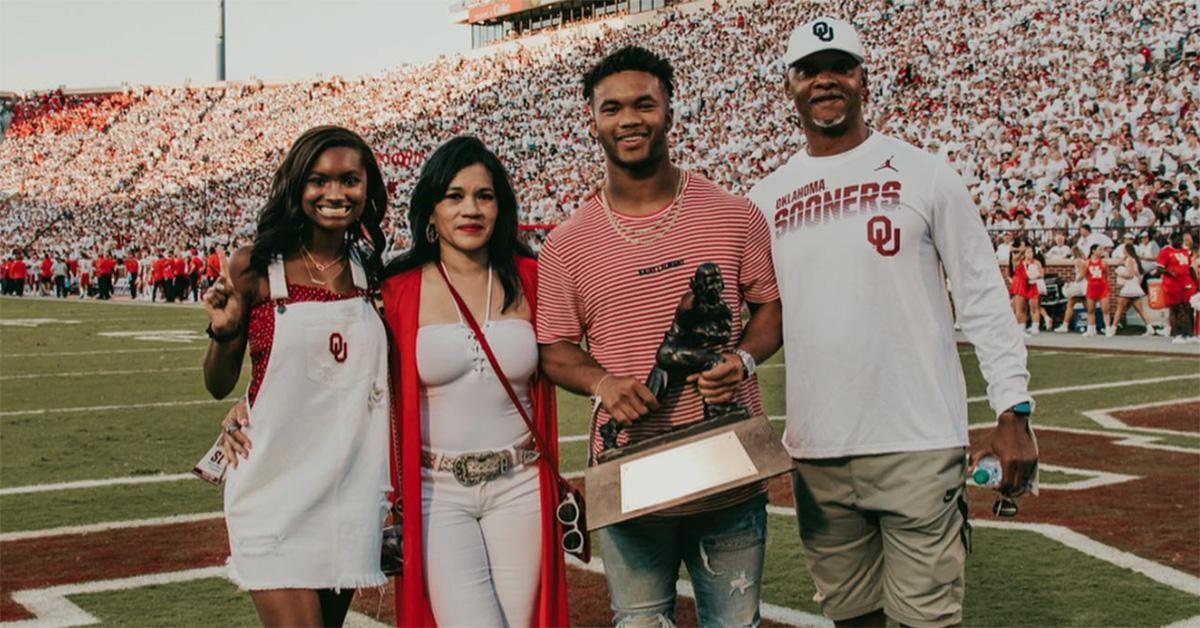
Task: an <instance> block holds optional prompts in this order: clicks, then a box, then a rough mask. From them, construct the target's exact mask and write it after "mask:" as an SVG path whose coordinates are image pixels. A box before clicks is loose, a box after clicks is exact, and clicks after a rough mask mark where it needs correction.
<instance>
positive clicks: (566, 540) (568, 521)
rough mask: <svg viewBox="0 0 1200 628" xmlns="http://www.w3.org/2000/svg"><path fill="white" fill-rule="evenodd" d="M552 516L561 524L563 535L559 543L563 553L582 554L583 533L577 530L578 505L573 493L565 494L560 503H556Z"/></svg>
mask: <svg viewBox="0 0 1200 628" xmlns="http://www.w3.org/2000/svg"><path fill="white" fill-rule="evenodd" d="M554 516H555V517H556V518H557V519H558V522H559V523H561V524H563V533H562V539H561V540H560V543H561V545H562V548H563V551H564V552H566V553H568V554H573V555H575V556H581V555H582V554H583V531H581V530H580V529H579V503H578V502H576V501H575V494H574V493H567V494H566V495H564V496H563V499H562V501H560V502H559V503H558V508H556V509H555V510H554Z"/></svg>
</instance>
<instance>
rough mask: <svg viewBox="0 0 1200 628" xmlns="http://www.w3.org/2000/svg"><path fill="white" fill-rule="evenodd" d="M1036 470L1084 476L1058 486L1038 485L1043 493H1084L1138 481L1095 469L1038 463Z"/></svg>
mask: <svg viewBox="0 0 1200 628" xmlns="http://www.w3.org/2000/svg"><path fill="white" fill-rule="evenodd" d="M1038 468H1039V469H1040V470H1041V471H1059V472H1061V473H1070V474H1071V475H1082V476H1085V478H1084V479H1082V480H1071V481H1070V482H1063V483H1059V484H1050V483H1047V482H1041V483H1039V484H1040V486H1039V488H1041V489H1042V490H1044V491H1049V490H1054V491H1086V490H1088V489H1091V488H1097V487H1100V486H1108V485H1110V484H1120V483H1121V482H1128V481H1130V480H1140V479H1142V478H1141V476H1138V475H1125V474H1124V473H1111V472H1109V471H1097V470H1095V469H1077V468H1075V467H1064V466H1062V465H1056V464H1045V463H1038Z"/></svg>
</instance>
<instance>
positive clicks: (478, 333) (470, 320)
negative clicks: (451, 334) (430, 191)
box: [437, 264, 550, 455]
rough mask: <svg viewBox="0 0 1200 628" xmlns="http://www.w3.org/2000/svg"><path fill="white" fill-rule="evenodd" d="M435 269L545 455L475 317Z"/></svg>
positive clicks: (539, 438)
mask: <svg viewBox="0 0 1200 628" xmlns="http://www.w3.org/2000/svg"><path fill="white" fill-rule="evenodd" d="M437 269H438V274H440V275H441V276H442V279H443V280H445V282H446V287H447V288H449V289H450V296H451V297H454V303H455V304H457V305H458V310H459V311H460V312H462V317H463V320H465V321H466V322H467V325H469V326H470V327H471V331H472V332H474V333H475V340H476V341H477V342H479V346H480V347H481V348H482V349H483V353H484V355H486V356H487V359H488V362H491V364H492V370H494V371H495V372H496V378H497V379H499V380H500V384H501V385H503V386H504V391H505V392H507V393H508V398H509V399H511V400H512V402H513V405H514V406H516V407H517V412H520V413H521V418H522V419H524V420H525V425H526V426H527V427H528V428H529V433H530V434H533V441H534V443H535V444H536V445H537V448H538V451H539V452H541V453H542V454H543V455H545V454H546V452H548V451H550V450H549V449H548V448H547V447H546V443H545V441H543V440H542V435H541V434H539V433H538V431H537V428H535V427H534V425H533V420H532V419H530V418H529V413H528V412H526V411H525V405H524V404H522V403H521V400H520V399H518V398H517V393H516V391H514V390H513V387H512V384H510V383H509V382H508V377H507V376H506V375H505V374H504V370H503V369H501V368H500V362H498V361H497V360H496V354H494V353H492V347H491V346H489V345H488V341H487V336H484V335H483V330H482V329H480V328H479V323H477V322H475V315H473V314H471V310H470V309H468V308H467V304H466V303H464V302H463V300H462V297H461V296H459V294H458V291H457V290H455V289H454V285H453V284H451V283H450V278H449V277H447V276H446V271H445V270H443V269H442V265H441V264H438V265H437Z"/></svg>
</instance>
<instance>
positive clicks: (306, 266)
mask: <svg viewBox="0 0 1200 628" xmlns="http://www.w3.org/2000/svg"><path fill="white" fill-rule="evenodd" d="M300 251H301V252H302V253H304V257H303V258H301V259H303V260H304V270H306V271H308V279H309V280H310V281H312V282H313V283H315V284H317V285H318V286H323V285H325V284H326V283H327V282H329V281H330V280H332V279H336V278H337V276H338V275H341V274H342V273H343V272H344V271H345V270H346V266H345V264H344V263H343V262H345V261H346V254H345V253H342V254H341V255H339V256H337V258H336V259H334V260H333V261H332V262H329V263H327V264H321V263H319V262H317V260H316V259H314V258H313V256H312V255H311V254H310V253H309V252H308V248H307V247H305V246H304V245H303V244H301V245H300ZM310 261H311V262H312V264H309V262H310ZM334 265H336V266H338V271H337V273H335V274H334V275H333V277H327V278H325V279H324V280H321V279H317V277H316V275H314V274H313V266H316V267H317V272H320V273H324V272H325V269H326V268H330V267H332V266H334Z"/></svg>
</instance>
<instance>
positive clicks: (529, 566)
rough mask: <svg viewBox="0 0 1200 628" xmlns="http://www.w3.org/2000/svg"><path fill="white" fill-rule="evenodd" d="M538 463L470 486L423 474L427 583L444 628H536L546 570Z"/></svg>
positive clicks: (427, 472) (424, 471) (443, 476)
mask: <svg viewBox="0 0 1200 628" xmlns="http://www.w3.org/2000/svg"><path fill="white" fill-rule="evenodd" d="M540 495H541V491H540V489H539V485H538V467H537V463H534V464H531V465H528V466H523V467H518V468H517V469H514V470H512V471H509V472H508V473H507V474H505V475H503V476H500V477H498V478H496V479H495V480H492V481H490V482H483V483H481V484H477V485H475V486H470V487H468V486H463V485H461V484H459V483H458V481H457V480H455V479H454V475H453V474H451V473H449V472H442V471H431V470H429V469H422V470H421V501H422V505H421V514H422V518H423V522H422V523H423V526H422V527H423V532H424V535H425V543H424V552H425V579H426V584H427V586H428V588H429V600H430V603H431V604H432V605H433V616H434V618H436V619H437V623H438V625H440V626H446V627H447V628H453V627H454V626H520V627H524V626H528V625H530V623H531V619H532V617H533V611H534V601H535V596H536V595H537V590H538V579H539V571H540V567H541V560H542V551H541V534H542V525H541V498H540Z"/></svg>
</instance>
